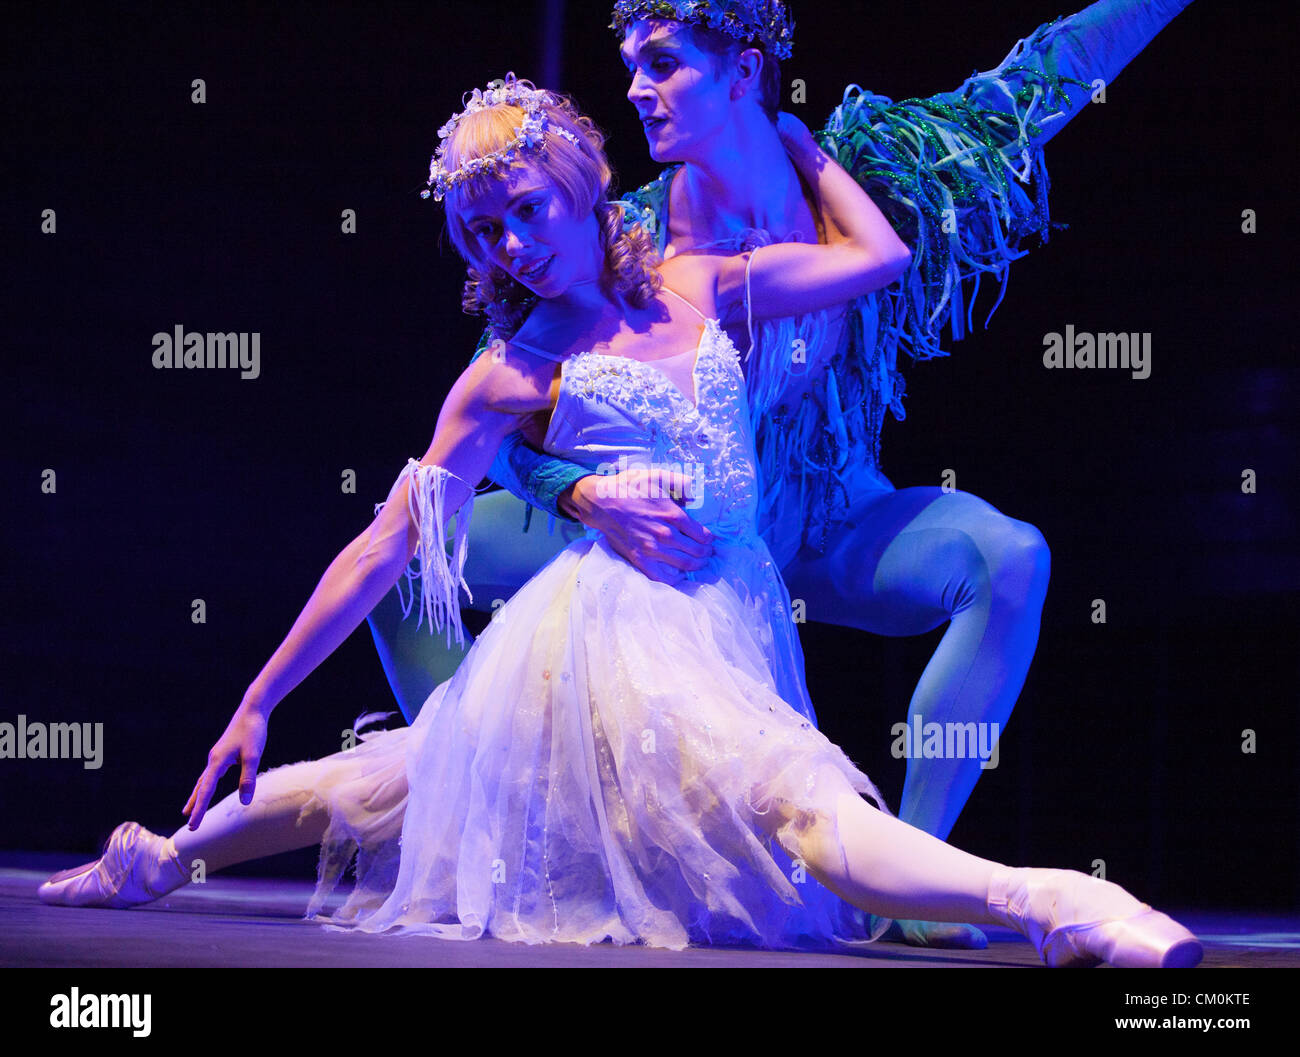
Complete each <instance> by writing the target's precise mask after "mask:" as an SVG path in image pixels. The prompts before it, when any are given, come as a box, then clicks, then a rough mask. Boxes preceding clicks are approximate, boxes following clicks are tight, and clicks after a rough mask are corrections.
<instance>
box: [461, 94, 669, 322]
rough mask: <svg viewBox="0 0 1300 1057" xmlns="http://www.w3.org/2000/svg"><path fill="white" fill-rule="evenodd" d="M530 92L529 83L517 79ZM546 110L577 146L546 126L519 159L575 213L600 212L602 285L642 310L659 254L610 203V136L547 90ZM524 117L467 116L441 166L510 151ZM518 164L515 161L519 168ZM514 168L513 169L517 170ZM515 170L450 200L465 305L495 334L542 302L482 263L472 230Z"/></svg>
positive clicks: (496, 110) (478, 180)
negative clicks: (470, 220)
mask: <svg viewBox="0 0 1300 1057" xmlns="http://www.w3.org/2000/svg"><path fill="white" fill-rule="evenodd" d="M515 83H518V84H520V85H524V86H527V87H529V88H531V87H532V85H531V84H530V83H529V82H528V81H518V82H515ZM545 95H546V97H547V99H546V102H545V103H544V104H543V106H542V113H543V115H544V116H545V119H546V122H547V124H548V125H549V126H554V127H557V128H563V129H567V130H568V131H569V132H570V133H572V134H573V136H574V139H575V140H576V141H577V142H576V143H574V142H570V140H569V139H568V138H567V137H564V136H560V135H557V134H555V133H554V132H552V131H550V130H549V129H548V131H547V133H546V139H545V143H544V147H543V149H542V150H541V151H538V152H534V151H521V152H520V154H519V155H518V157H519V159H520V162H523V161H528V162H532V163H533V164H534V165H536V166H537V167H538V169H540V170H541V172H542V173H543V174H544V175H545V176H546V178H547V179H548V180H549V181H550V182H551V183H552V184H553V185H554V186H555V188H556V190H557V191H558V192H559V194H560V197H561V198H562V199H563V201H564V203H565V206H566V207H567V208H568V210H569V212H570V214H571V215H573V216H574V217H581V216H583V215H584V214H586V213H588V212H593V213H595V215H596V220H597V222H598V226H599V231H600V242H601V246H602V247H603V249H604V255H605V267H604V269H603V271H602V274H601V278H600V284H601V289H603V290H604V291H605V292H606V293H607V294H610V295H614V296H618V297H621V298H622V299H623V300H625V301H628V302H629V303H631V304H632V305H633V306H635V307H637V308H644V307H645V306H646V305H648V304H649V303H650V302H651V301H652V300H654V296H655V294H656V292H657V291H658V290H659V288H660V287H661V286H662V285H663V279H662V278H661V277H660V275H659V273H658V271H657V270H656V269H655V265H656V264H657V263H658V260H659V258H658V253H657V252H656V250H655V245H654V240H653V239H652V238H651V237H650V236H649V234H647V233H646V232H645V231H644V230H643V229H642V228H641V226H640V225H639V224H630V225H627V226H626V227H625V226H624V223H623V207H622V205H621V204H620V203H618V202H611V201H609V191H610V184H611V182H612V180H613V172H612V170H611V169H610V166H609V161H608V159H607V158H606V157H605V151H604V146H605V136H604V133H602V132H601V131H600V129H598V128H597V127H596V124H595V122H593V121H592V120H591V119H590V118H589V117H586V116H585V115H583V114H581V113H579V112H578V108H577V107H576V106H574V104H573V102H572V101H571V100H569V99H568V98H566V97H565V96H562V95H559V94H558V93H555V92H546V93H545ZM524 116H525V112H524V110H523V108H522V107H518V106H515V105H513V104H508V103H500V104H497V105H495V106H488V107H484V108H482V109H478V110H475V111H473V112H471V113H467V114H465V115H463V116H462V117H461V119H460V120H459V122H457V124H456V128H455V130H454V131H453V132H452V134H451V135H450V136H449V137H448V139H447V144H446V151H445V154H444V156H443V164H444V165H445V166H446V168H447V169H448V170H453V171H454V170H458V169H461V168H462V167H463V166H464V165H465V164H466V163H467V162H470V161H472V160H474V159H476V158H482V157H485V156H487V155H489V154H493V153H495V152H497V151H500V150H502V149H503V148H505V147H506V146H508V145H509V144H510V143H511V141H513V140H514V139H515V137H516V136H517V135H518V133H519V127H520V125H521V124H522V123H523V120H524ZM520 162H516V163H515V164H516V165H517V164H519V163H520ZM513 167H514V166H511V168H513ZM509 171H510V169H508V168H507V169H500V170H498V171H497V172H495V173H478V174H476V175H473V176H469V177H467V178H466V179H463V180H460V181H458V182H457V183H456V184H455V185H454V186H453V187H452V188H451V189H450V190H448V192H447V195H446V199H445V201H446V206H447V227H448V231H449V233H450V235H451V241H452V244H453V245H454V246H455V247H456V251H457V252H458V253H459V254H460V256H461V257H462V258H463V259H464V261H465V263H466V265H467V266H468V271H469V278H468V279H467V280H466V282H465V291H464V295H463V297H462V299H461V306H462V307H463V308H464V310H465V311H466V312H469V313H472V314H480V313H481V314H484V315H486V316H487V318H488V322H489V324H490V325H491V328H492V331H493V333H494V334H495V335H497V336H499V337H503V338H510V337H512V336H513V335H514V333H515V331H517V330H518V329H519V327H520V325H521V324H522V323H523V321H524V319H525V318H527V316H528V313H529V312H530V311H531V310H532V307H533V305H534V304H535V303H536V301H537V297H536V295H535V294H533V292H532V291H531V290H529V289H528V288H527V287H525V286H524V285H523V284H522V283H519V282H517V281H516V280H515V279H514V278H512V277H511V276H510V275H508V274H507V273H506V272H505V271H503V270H502V269H500V268H497V267H495V266H494V265H492V264H490V263H488V262H487V261H484V260H483V259H482V258H481V257H480V256H479V255H478V253H477V252H476V249H475V247H476V244H477V240H476V239H475V237H474V235H473V234H472V233H471V232H470V230H469V228H468V227H467V226H466V224H465V221H464V217H466V216H467V215H469V213H470V211H471V209H472V208H473V205H474V203H475V201H476V200H477V199H479V198H481V197H482V196H483V195H485V194H487V193H488V192H489V191H490V190H491V188H492V186H493V184H494V183H495V182H496V181H497V180H500V179H502V178H503V176H504V175H505V174H506V173H508V172H509Z"/></svg>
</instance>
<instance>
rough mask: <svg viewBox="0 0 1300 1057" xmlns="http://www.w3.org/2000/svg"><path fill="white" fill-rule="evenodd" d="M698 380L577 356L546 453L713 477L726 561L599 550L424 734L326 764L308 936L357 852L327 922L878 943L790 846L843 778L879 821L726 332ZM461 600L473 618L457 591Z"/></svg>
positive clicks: (461, 684)
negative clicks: (808, 641) (764, 512)
mask: <svg viewBox="0 0 1300 1057" xmlns="http://www.w3.org/2000/svg"><path fill="white" fill-rule="evenodd" d="M669 292H670V293H671V291H669ZM693 378H694V381H695V388H696V393H695V395H696V398H697V399H696V403H694V404H692V403H691V402H690V400H689V399H688V396H687V394H684V393H683V392H682V391H681V390H680V389H678V388H677V387H676V386H675V385H674V384H673V383H672V382H670V381H669V379H668V377H667V376H666V375H665V374H664V373H663V372H662V371H660V370H659V369H658V368H656V367H655V366H654V365H653V364H652V363H648V362H641V361H637V360H632V359H628V358H626V357H615V356H609V355H605V354H600V353H595V352H586V353H578V354H576V355H573V356H570V357H569V358H568V359H567V360H566V361H565V362H564V363H563V366H562V368H561V383H560V390H559V396H558V400H557V404H556V407H555V409H554V413H553V415H552V418H551V422H550V427H549V430H548V432H547V437H546V441H545V447H546V450H547V451H550V452H552V453H554V454H556V455H559V456H562V457H564V458H566V459H569V460H571V461H573V462H578V463H581V464H583V465H589V466H591V467H592V468H593V469H595V468H596V467H598V466H600V465H601V464H615V465H617V463H618V459H619V456H627V458H628V461H629V463H630V464H632V465H636V464H641V465H646V466H656V467H669V468H676V469H679V470H682V471H683V472H685V473H687V474H688V475H691V474H694V475H695V477H696V481H697V485H698V484H701V483H702V485H703V494H702V496H700V497H699V498H700V499H702V503H701V504H700V505H698V506H695V505H693V504H694V503H696V502H697V501H698V500H696V499H692V500H690V501H689V503H688V509H689V510H690V513H691V514H692V516H693V517H695V518H696V520H698V521H699V522H701V523H702V524H704V525H707V526H708V527H709V528H710V529H711V530H712V532H713V533H714V536H715V545H714V556H713V557H712V558H711V559H710V561H709V563H708V565H707V566H706V567H705V568H704V569H702V570H700V571H698V572H696V573H694V574H692V575H691V576H690V578H689V579H688V580H687V581H686V582H684V583H681V584H679V585H678V586H671V587H670V586H668V585H665V584H661V583H656V582H654V581H652V580H649V579H647V578H646V577H645V576H644V575H642V574H641V573H640V572H639V571H637V570H636V569H635V568H633V567H632V566H631V565H629V564H628V563H627V562H626V561H624V560H623V559H622V558H620V557H619V556H618V555H616V554H615V553H614V552H613V551H612V550H611V549H610V547H609V545H608V543H607V542H606V541H605V540H604V538H603V537H601V536H600V535H599V534H597V533H595V532H589V533H588V535H587V537H586V538H584V539H581V540H577V541H575V542H574V543H572V544H570V546H569V547H567V548H566V549H565V550H563V551H562V552H560V553H559V554H558V555H557V556H556V557H555V558H554V559H553V560H552V561H551V562H550V563H549V564H547V565H546V566H545V567H544V568H543V569H541V571H540V572H538V573H537V575H536V576H534V577H533V578H532V579H531V580H530V581H529V582H528V583H527V584H525V585H524V587H523V588H521V589H520V590H519V591H518V592H517V593H516V594H515V596H514V597H513V598H512V599H511V600H510V601H509V602H508V603H507V604H506V605H505V606H503V607H502V608H501V609H499V610H498V611H497V613H496V614H495V616H494V618H493V620H492V621H491V623H490V624H489V626H488V627H487V629H486V630H485V631H484V633H483V634H482V635H481V636H480V637H479V638H478V639H477V641H476V642H475V643H474V645H473V648H472V649H471V650H470V652H469V653H468V655H467V656H466V658H465V660H464V662H463V663H462V664H461V666H460V668H459V669H458V670H457V672H456V674H455V676H453V677H452V678H451V679H449V680H448V681H447V682H445V683H443V684H442V685H441V686H439V687H438V688H437V689H436V690H434V691H433V693H432V694H431V695H430V697H429V699H428V701H427V702H426V703H425V705H424V707H423V708H422V709H421V711H420V713H419V715H418V716H417V717H416V720H415V722H414V724H413V725H412V726H411V727H409V728H402V729H399V730H394V731H384V732H380V733H378V734H374V735H371V736H369V737H367V738H366V739H365V740H363V741H362V743H361V744H359V745H358V746H357V747H356V748H354V749H352V750H349V751H348V752H344V753H340V754H338V755H336V756H334V757H330V758H328V759H327V760H324V761H319V763H320V765H321V767H322V768H324V769H325V772H326V775H325V777H324V778H321V779H320V780H319V781H318V782H317V784H316V789H317V793H318V797H319V799H320V800H321V801H323V802H324V803H325V805H326V807H327V809H328V811H329V814H330V823H329V828H328V831H327V833H326V835H325V838H324V841H323V845H322V853H321V870H320V877H319V881H318V885H317V890H316V893H315V896H314V898H313V900H312V905H311V907H310V909H309V912H308V913H309V916H318V917H319V913H318V912H319V911H320V910H321V908H322V907H323V906H324V902H325V899H326V897H327V896H328V895H329V893H330V891H331V890H332V889H333V888H334V886H335V883H336V882H337V880H338V878H339V877H340V876H341V874H342V872H343V870H344V869H345V867H346V866H347V864H348V863H349V861H350V860H351V859H352V857H353V854H354V853H355V854H356V875H357V880H356V885H355V887H354V889H353V891H352V894H351V896H350V897H349V898H348V899H347V901H346V902H345V903H344V904H343V906H342V907H341V909H339V910H338V911H336V912H335V913H334V914H333V915H332V916H330V917H321V918H320V919H321V920H323V921H325V922H326V923H327V924H329V925H330V926H332V927H337V928H346V929H350V930H352V929H356V930H363V931H367V932H382V931H387V930H395V931H399V932H403V933H424V934H429V935H434V936H439V937H444V938H452V939H474V938H477V937H479V936H482V935H484V934H487V935H491V936H495V937H497V938H499V939H503V940H515V941H523V942H528V943H538V942H547V941H558V942H576V943H596V942H600V941H602V940H612V941H613V942H615V943H634V942H642V943H645V944H649V945H653V946H659V947H669V948H675V949H680V948H682V947H684V946H686V945H687V944H688V943H711V944H748V945H757V946H762V947H769V948H798V947H803V948H808V947H814V948H815V947H826V946H834V945H836V944H839V943H843V942H853V941H862V940H865V939H867V938H868V935H867V920H868V918H867V916H866V915H865V914H864V913H862V912H861V911H859V910H858V909H857V908H855V907H852V906H850V905H848V904H847V903H845V902H843V901H842V900H840V899H839V898H838V897H837V896H835V895H833V894H832V893H831V892H829V891H828V890H826V889H825V888H823V887H822V886H821V885H820V884H818V882H817V881H816V880H814V879H813V877H812V876H811V875H810V874H808V873H807V872H806V870H805V868H804V867H803V864H802V862H801V861H800V860H797V859H796V860H795V861H793V862H792V861H791V859H790V858H789V857H788V856H787V855H786V854H785V852H784V851H783V849H782V847H781V844H782V843H784V844H785V845H786V846H787V847H792V848H796V849H797V848H798V846H799V845H798V834H799V833H800V832H804V831H805V830H806V827H808V826H809V825H810V824H811V823H813V822H815V821H817V820H818V819H819V818H821V819H823V820H824V819H825V818H826V809H827V808H828V807H829V806H830V803H829V801H830V800H831V798H832V795H833V794H832V790H833V789H836V788H838V789H842V788H843V785H842V783H839V782H835V783H831V782H827V781H826V774H827V772H828V771H836V772H839V774H841V775H843V776H844V777H845V778H846V779H847V780H848V783H849V784H850V785H851V786H852V787H853V788H854V789H856V790H857V791H858V792H860V793H864V794H867V795H868V796H870V797H871V798H872V799H873V800H874V801H875V802H876V804H877V805H878V806H880V807H881V808H882V809H883V807H884V805H883V801H882V800H881V798H880V796H879V794H878V792H877V790H876V789H875V787H874V786H873V785H872V783H871V781H870V780H869V779H868V778H867V776H866V775H864V774H863V773H862V772H861V771H859V770H858V768H857V767H855V766H854V765H853V764H852V763H851V762H850V761H849V759H848V758H847V757H846V756H845V755H844V753H843V751H842V750H840V749H839V748H838V747H837V746H835V745H834V744H832V743H831V742H830V741H828V740H827V739H826V737H825V736H824V735H822V734H821V733H820V732H819V731H818V730H817V729H816V725H815V719H814V714H813V710H812V705H811V703H810V702H809V700H808V695H807V690H806V688H805V686H804V679H803V661H802V654H801V652H800V648H799V641H798V637H797V635H796V631H795V627H794V624H793V622H792V619H791V610H790V600H789V597H788V595H787V593H786V590H785V587H784V585H783V583H782V581H781V579H780V576H779V573H778V571H777V569H776V567H775V566H774V564H773V561H772V557H771V555H770V554H769V552H768V550H767V547H766V546H765V545H764V543H763V542H762V540H761V539H760V538H759V536H758V533H757V531H756V525H755V513H756V509H757V495H756V487H757V482H756V480H755V459H754V449H753V440H752V436H751V433H750V426H749V412H748V408H747V407H746V398H745V384H744V379H743V376H742V373H741V366H740V359H739V356H738V354H737V351H736V348H735V346H734V345H733V344H732V342H731V341H730V339H729V338H728V337H727V335H726V333H725V332H724V331H723V330H722V328H721V327H720V326H719V324H718V323H717V321H715V320H709V319H705V325H704V331H703V334H702V335H701V338H700V341H699V345H698V347H697V349H696V350H695V367H694V372H693ZM424 469H428V468H424ZM420 471H421V467H419V465H418V464H417V463H416V462H415V461H414V460H412V461H411V462H410V463H409V464H408V466H407V468H406V470H404V471H403V474H402V476H401V477H399V478H398V482H399V483H400V482H401V480H403V479H407V478H409V479H410V481H411V491H412V500H413V503H414V504H417V505H418V506H419V509H420V512H421V513H422V514H423V518H422V521H423V531H422V543H421V550H420V556H421V561H422V567H423V573H424V588H425V601H426V603H427V602H428V601H429V598H430V594H429V592H430V590H431V584H430V581H431V580H432V579H433V578H434V572H433V567H434V565H436V564H438V559H439V558H441V559H442V563H441V564H442V567H443V570H444V572H445V571H446V562H445V551H444V550H443V546H444V544H443V536H444V531H445V526H444V525H443V523H442V511H441V493H440V492H439V493H438V494H437V495H434V494H431V486H430V483H429V482H430V480H431V478H430V477H429V476H428V475H426V474H422V473H421V472H420ZM396 487H397V486H396V485H395V486H394V488H395V489H396ZM417 488H418V490H419V491H418V492H417ZM462 513H463V512H462ZM463 527H464V526H463V524H460V525H458V528H459V529H461V530H462V532H463ZM458 536H461V533H460V532H458ZM459 543H460V540H458V545H457V548H456V551H457V558H459V559H462V560H463V552H462V550H461V547H460V546H459ZM434 548H436V554H435V551H434ZM429 554H435V559H434V561H433V562H429V561H426V560H424V558H425V556H426V555H429ZM452 568H453V570H455V569H456V565H455V562H453V566H452ZM453 575H454V576H456V577H457V578H458V570H457V571H456V572H454V574H453ZM445 597H447V598H448V599H449V600H451V610H452V611H451V612H448V613H447V616H448V617H449V619H452V620H453V622H454V621H455V620H456V619H457V618H458V614H456V613H455V612H454V606H455V603H454V598H455V594H454V581H453V589H452V592H451V593H450V595H446V596H445ZM430 615H431V616H432V612H431V614H430ZM271 773H272V774H274V772H271ZM773 811H777V812H778V815H777V816H773V815H771V814H770V812H773ZM775 817H779V818H780V819H782V820H784V821H783V828H780V829H779V830H777V834H776V839H772V838H771V837H770V836H769V834H770V833H771V832H773V830H774V829H777V827H775V826H773V825H765V822H766V821H767V820H769V819H773V818H775ZM881 927H883V926H881Z"/></svg>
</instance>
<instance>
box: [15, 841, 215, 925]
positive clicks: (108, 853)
mask: <svg viewBox="0 0 1300 1057" xmlns="http://www.w3.org/2000/svg"><path fill="white" fill-rule="evenodd" d="M158 876H163V877H167V878H168V881H170V880H171V879H172V877H174V878H175V882H176V883H175V884H170V883H168V882H167V881H162V882H160V881H157V880H152V881H151V877H158ZM189 879H190V878H189V873H188V871H186V869H185V867H184V866H182V865H181V863H180V860H179V859H178V858H177V856H176V846H175V845H174V844H172V840H171V838H170V837H160V836H158V834H156V833H150V832H149V831H148V830H147V829H145V828H144V827H143V826H141V825H140V824H139V823H138V822H123V823H122V824H121V825H120V826H118V827H117V829H115V830H113V834H112V836H110V837H109V838H108V843H107V844H106V845H105V847H104V854H103V855H102V856H101V857H100V858H98V859H96V860H95V861H94V862H89V863H86V864H84V865H83V866H76V867H73V868H72V869H71V870H60V871H59V872H58V873H56V874H54V875H53V876H51V877H50V878H49V879H48V880H47V881H46V882H45V883H44V884H43V885H41V887H40V888H39V889H37V892H36V895H37V897H38V898H39V899H40V901H41V902H42V903H49V904H51V905H55V906H65V907H114V908H118V909H121V908H124V907H134V906H139V905H140V904H141V903H150V902H152V901H153V900H155V899H158V898H159V897H161V896H164V895H166V894H167V893H168V892H171V891H174V890H175V889H177V888H179V887H180V886H181V885H183V884H185V883H186V882H187V881H189Z"/></svg>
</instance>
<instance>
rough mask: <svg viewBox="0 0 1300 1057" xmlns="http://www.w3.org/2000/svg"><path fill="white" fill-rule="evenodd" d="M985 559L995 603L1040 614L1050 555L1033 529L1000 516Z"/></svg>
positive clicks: (1023, 523)
mask: <svg viewBox="0 0 1300 1057" xmlns="http://www.w3.org/2000/svg"><path fill="white" fill-rule="evenodd" d="M986 558H987V561H988V566H989V573H990V580H991V586H992V590H993V598H994V601H995V603H996V602H1001V603H1003V604H1004V605H1010V606H1013V607H1015V608H1017V609H1027V610H1028V609H1032V610H1033V611H1034V613H1035V614H1037V613H1039V612H1041V611H1042V608H1043V601H1044V600H1045V599H1046V597H1047V583H1048V580H1049V579H1050V578H1051V573H1052V553H1051V550H1050V549H1049V548H1048V546H1047V540H1046V539H1044V538H1043V534H1042V533H1041V532H1039V531H1038V529H1037V528H1035V527H1034V526H1033V525H1031V524H1029V523H1028V522H1026V521H1015V520H1013V519H1012V518H1008V517H1003V518H1002V524H1001V525H1000V526H999V527H998V529H997V532H996V535H995V537H994V540H993V542H992V545H991V546H990V548H989V553H988V554H987V556H986Z"/></svg>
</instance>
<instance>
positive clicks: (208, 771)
mask: <svg viewBox="0 0 1300 1057" xmlns="http://www.w3.org/2000/svg"><path fill="white" fill-rule="evenodd" d="M265 748H266V717H265V716H264V715H262V714H261V713H260V712H258V711H257V710H256V709H252V708H246V707H245V706H243V705H240V706H239V708H237V709H236V710H235V715H234V717H233V718H232V719H231V720H230V723H229V725H228V726H227V727H226V730H225V733H223V734H222V735H221V737H220V738H218V739H217V743H216V744H215V745H213V746H212V751H211V752H209V753H208V765H207V767H205V768H204V769H203V773H202V774H201V775H200V776H199V780H198V782H197V783H196V784H195V786H194V792H192V793H191V794H190V799H189V801H188V802H187V803H186V804H185V807H184V808H183V809H182V811H181V814H183V815H188V816H189V819H190V829H192V830H193V829H198V828H199V823H200V822H202V821H203V816H204V814H205V813H206V812H207V810H208V804H209V803H211V801H212V794H213V793H214V792H215V791H216V788H217V783H218V782H220V781H221V776H222V775H223V774H225V773H226V772H227V771H228V770H230V768H231V765H233V764H235V763H238V764H239V765H240V770H239V799H240V802H241V803H244V804H251V803H252V802H253V792H254V790H255V789H256V787H257V767H258V764H260V763H261V761H262V752H263V750H264V749H265Z"/></svg>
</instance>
